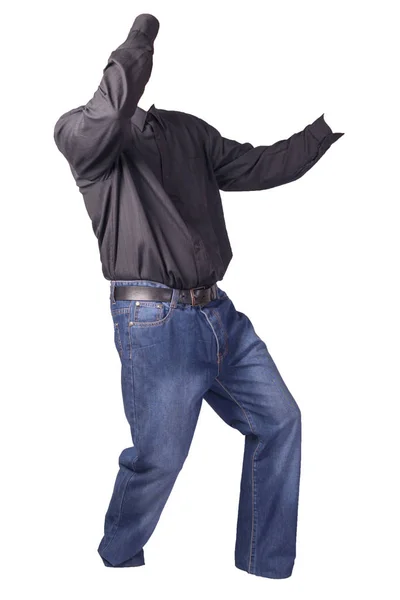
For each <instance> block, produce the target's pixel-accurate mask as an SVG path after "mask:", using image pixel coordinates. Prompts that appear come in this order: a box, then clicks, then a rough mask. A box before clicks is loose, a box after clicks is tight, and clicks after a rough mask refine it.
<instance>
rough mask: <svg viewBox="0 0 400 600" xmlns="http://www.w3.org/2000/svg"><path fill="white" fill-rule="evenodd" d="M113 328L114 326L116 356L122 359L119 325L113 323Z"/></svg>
mask: <svg viewBox="0 0 400 600" xmlns="http://www.w3.org/2000/svg"><path fill="white" fill-rule="evenodd" d="M114 326H115V337H116V342H117V349H118V354H119V355H120V357H121V358H122V357H123V352H124V351H123V347H122V341H121V335H120V332H119V325H118V323H117V322H114Z"/></svg>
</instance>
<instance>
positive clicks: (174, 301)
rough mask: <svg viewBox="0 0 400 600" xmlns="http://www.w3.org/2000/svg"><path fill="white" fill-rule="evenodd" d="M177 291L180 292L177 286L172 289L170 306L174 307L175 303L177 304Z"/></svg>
mask: <svg viewBox="0 0 400 600" xmlns="http://www.w3.org/2000/svg"><path fill="white" fill-rule="evenodd" d="M179 292H180V290H178V289H177V288H173V289H172V296H171V308H176V305H177V304H178V299H179Z"/></svg>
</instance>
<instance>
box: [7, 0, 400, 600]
mask: <svg viewBox="0 0 400 600" xmlns="http://www.w3.org/2000/svg"><path fill="white" fill-rule="evenodd" d="M395 6H396V3H395V2H388V1H381V2H379V3H378V2H374V3H372V2H354V1H353V2H349V1H348V0H347V1H340V0H335V1H334V2H333V1H332V2H323V1H319V2H317V1H315V2H311V1H307V0H304V1H303V2H295V1H292V2H284V1H281V2H261V1H259V2H256V1H251V0H246V2H237V3H235V2H228V1H223V2H222V1H216V0H215V1H213V2H207V1H206V0H202V2H201V3H200V2H199V3H194V2H189V1H185V2H183V1H182V2H178V1H168V2H162V1H158V2H156V1H153V2H151V1H148V2H118V1H114V2H111V3H110V2H101V1H99V0H96V1H95V2H94V1H90V2H89V1H85V0H80V1H79V2H75V1H72V0H70V1H69V2H65V3H62V4H61V3H55V2H54V3H50V2H34V3H28V2H25V3H18V5H15V9H14V12H13V13H11V12H9V13H8V18H3V19H2V30H3V31H2V36H1V37H2V42H1V43H2V71H1V74H2V94H1V99H2V109H1V111H2V112H1V114H2V121H1V142H2V143H1V147H2V166H3V169H2V182H1V196H2V202H1V207H2V220H1V223H2V235H1V249H2V252H1V256H2V275H3V277H2V294H1V297H2V311H1V318H2V325H1V327H2V329H1V331H2V336H1V338H2V345H3V350H4V351H3V353H2V356H3V359H2V364H3V375H2V379H1V381H2V405H1V406H2V418H1V430H2V432H1V445H2V451H1V461H2V464H1V484H2V492H1V506H2V508H1V546H0V551H1V568H2V572H3V575H2V578H1V586H4V588H6V589H5V590H4V591H3V593H2V595H3V597H4V598H7V600H8V599H10V600H11V599H14V598H26V597H32V596H33V597H38V598H39V597H40V598H42V599H50V598H51V599H53V598H57V599H59V600H63V599H64V598H65V599H67V598H68V599H70V598H74V599H81V598H82V599H86V598H96V600H100V599H103V598H104V599H106V598H107V599H109V598H113V599H117V598H118V599H120V598H146V599H147V598H150V599H153V598H154V599H156V598H157V599H158V598H160V597H161V598H162V597H164V598H165V597H166V596H167V597H169V596H171V597H174V598H178V599H180V598H182V599H187V598H192V597H194V598H203V597H208V598H217V597H221V595H223V596H224V597H230V598H238V599H239V598H244V597H262V598H274V600H275V599H289V598H297V599H299V598H300V599H307V600H310V599H315V600H317V599H318V600H319V599H320V598H324V599H331V598H332V599H336V598H338V597H343V598H354V597H364V596H366V595H368V594H370V595H371V597H377V596H378V594H379V596H381V597H384V598H385V599H387V600H389V599H392V598H398V597H399V596H398V594H399V585H398V577H397V575H396V571H397V572H398V563H399V551H398V548H399V534H400V531H399V518H398V513H399V504H400V502H399V501H400V498H399V493H398V487H397V484H398V474H399V469H398V460H399V447H398V438H399V411H398V405H399V400H400V397H399V396H400V394H399V358H400V356H399V333H400V327H399V318H398V312H399V300H400V298H399V289H398V279H399V269H398V264H399V242H398V229H399V209H398V205H399V191H398V188H399V186H398V176H397V173H398V160H399V151H398V139H399V113H398V107H399V95H398V93H397V91H396V84H397V83H398V63H397V62H396V61H395V54H396V52H398V51H399V47H398V43H397V42H396V38H398V29H397V24H396V23H397V20H396V18H395ZM9 10H11V9H9ZM142 12H150V13H152V14H154V15H155V16H157V17H158V19H159V20H160V31H159V35H158V37H157V39H156V41H155V54H154V68H153V73H152V77H151V80H150V82H149V84H148V86H147V87H146V90H145V93H144V95H143V97H142V99H141V101H140V102H139V105H140V106H141V107H142V108H145V109H147V108H149V106H150V105H151V104H152V103H154V104H155V105H156V107H158V108H165V109H172V110H174V109H175V110H183V111H185V112H189V113H192V114H195V115H197V116H199V117H201V118H203V119H205V120H206V121H208V122H209V123H211V124H212V125H214V126H216V127H217V128H218V129H219V131H220V132H221V133H222V135H224V136H226V137H229V138H232V139H236V140H238V141H241V142H251V143H253V144H254V145H257V144H269V143H274V142H275V141H278V140H280V139H283V138H286V137H288V136H290V135H291V134H293V133H295V132H296V131H300V130H302V129H303V128H304V127H305V126H306V125H307V124H309V123H311V122H312V121H314V120H315V119H316V118H317V117H319V116H320V115H321V114H322V113H323V112H324V113H325V119H326V121H327V122H328V123H329V124H330V125H331V127H332V129H333V131H343V132H345V135H344V136H343V137H342V138H341V139H340V140H338V141H337V142H336V143H335V144H334V145H333V146H332V147H331V149H330V150H329V151H328V152H327V153H326V154H325V156H324V157H323V158H322V159H321V161H320V162H319V163H318V164H317V165H316V166H315V167H314V168H313V169H312V170H311V171H310V172H308V173H307V174H306V175H305V176H304V177H303V178H301V179H300V180H298V181H296V182H294V183H291V184H288V185H285V186H282V187H279V188H275V189H272V190H268V191H257V192H248V193H245V192H236V193H234V192H230V193H228V192H226V193H223V194H222V195H223V203H224V210H225V217H226V222H227V227H228V231H229V233H230V239H231V243H232V246H233V252H234V258H233V260H232V262H231V264H230V266H229V269H228V272H227V274H226V276H225V278H224V280H223V281H221V282H220V285H221V287H222V289H224V290H225V291H226V292H227V293H228V294H229V296H230V297H231V299H232V300H233V302H234V304H235V306H236V308H237V309H238V310H241V311H243V312H245V313H246V314H247V315H248V316H249V317H250V319H251V320H252V322H253V324H254V326H255V329H256V331H257V333H258V334H259V335H260V337H262V338H263V339H264V340H265V342H266V343H267V345H268V348H269V350H270V352H271V355H272V356H273V358H274V360H275V362H276V364H277V366H278V368H279V370H280V372H281V374H282V376H283V378H284V380H285V382H286V384H287V385H288V387H289V389H290V390H291V392H292V394H293V395H294V397H295V399H296V400H297V403H298V404H299V406H300V408H301V410H302V416H303V462H302V480H301V490H300V506H299V526H298V547H297V559H296V564H295V567H294V571H293V575H292V577H290V578H289V579H286V580H279V581H277V580H271V579H267V578H262V577H257V576H254V575H249V574H247V573H245V572H243V571H240V570H238V569H237V568H235V567H234V561H233V549H234V539H235V527H236V513H237V503H238V497H239V481H240V472H241V461H242V451H243V443H244V439H243V437H242V436H241V434H240V433H239V432H238V431H236V430H233V429H230V428H229V427H228V426H227V425H225V423H223V422H222V421H220V420H219V419H218V417H217V415H216V414H215V413H214V412H213V411H212V410H211V409H210V408H209V407H208V405H207V404H206V403H204V404H203V409H202V412H201V415H200V420H199V424H198V428H197V430H196V433H195V437H194V439H193V443H192V447H191V451H190V454H189V457H188V459H187V462H186V464H185V466H184V468H183V470H182V472H181V474H180V475H179V477H178V480H177V483H176V485H175V487H174V489H173V491H172V494H171V496H170V499H169V501H168V503H167V506H166V508H165V510H164V512H163V514H162V516H161V519H160V521H159V524H158V526H157V528H156V531H155V533H154V534H153V536H152V537H151V539H150V541H149V542H148V544H147V545H146V546H145V560H146V565H145V566H144V567H139V568H132V569H107V568H106V567H104V565H103V563H102V561H101V559H100V557H99V556H98V554H97V545H98V543H99V541H100V539H101V536H102V527H103V519H104V514H105V510H106V508H107V505H108V501H109V498H110V494H111V490H112V486H113V484H114V479H115V476H116V472H117V460H118V455H119V453H120V451H121V450H122V449H123V448H124V447H125V446H126V445H129V444H130V433H129V427H128V424H127V422H126V421H125V416H124V414H123V407H122V397H121V392H120V379H119V378H120V363H119V358H118V355H117V352H116V349H115V347H114V343H113V326H112V320H111V316H110V313H109V307H108V302H109V300H108V294H109V286H108V285H109V284H108V282H107V281H106V280H105V279H104V278H103V276H102V273H101V267H100V260H99V255H98V248H97V241H96V238H95V236H94V234H93V231H92V228H91V223H90V219H89V217H88V215H87V213H86V210H85V207H84V204H83V199H82V197H81V195H80V193H79V190H78V188H77V187H76V186H75V182H74V180H73V178H72V175H71V173H70V170H69V167H68V164H67V162H66V160H65V159H64V157H63V156H62V155H61V154H60V153H59V152H58V150H57V148H56V146H55V144H54V141H53V137H52V136H53V127H54V124H55V122H56V120H57V119H58V117H59V116H60V115H61V114H62V113H63V112H65V111H67V110H69V109H70V108H73V107H76V106H78V105H80V104H83V103H85V102H87V101H88V100H89V99H90V98H91V97H92V95H93V93H94V91H95V90H96V88H97V86H98V83H99V81H100V78H101V76H102V69H103V67H104V66H105V64H106V61H107V58H108V56H109V54H110V52H111V51H112V50H113V49H114V48H116V47H117V46H118V45H119V44H120V43H122V42H123V41H124V40H125V38H126V36H127V34H128V31H129V29H130V27H131V24H132V23H133V20H134V18H135V17H136V15H138V14H140V13H142ZM250 289H251V290H253V291H252V292H249V290H250Z"/></svg>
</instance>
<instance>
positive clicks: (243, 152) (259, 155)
mask: <svg viewBox="0 0 400 600" xmlns="http://www.w3.org/2000/svg"><path fill="white" fill-rule="evenodd" d="M206 126H207V127H206V128H207V131H208V141H209V152H210V156H211V161H212V164H213V168H214V173H215V176H216V179H217V182H218V186H219V188H220V189H221V190H225V191H250V190H265V189H268V188H272V187H276V186H278V185H283V184H284V183H289V182H290V181H294V180H295V179H299V177H302V175H304V174H305V173H306V172H307V171H309V170H310V169H311V167H312V166H314V165H315V163H316V162H317V161H318V160H319V159H320V158H321V156H322V155H323V154H325V152H326V151H327V150H328V148H329V147H330V146H331V145H332V144H333V143H334V142H336V140H338V139H339V138H340V137H341V136H342V135H344V134H343V133H333V132H332V129H331V128H330V127H329V125H328V124H327V123H326V122H325V119H324V114H322V115H321V116H320V117H318V119H316V120H315V121H314V122H313V123H311V124H310V125H307V127H306V128H305V129H303V131H300V132H299V133H295V134H294V135H292V136H291V137H289V138H288V139H286V140H281V141H279V142H276V143H275V144H272V145H270V146H256V147H254V146H253V145H252V144H250V143H244V144H242V143H239V142H236V141H235V140H230V139H227V138H225V137H223V136H221V134H220V133H219V131H218V130H217V129H215V127H213V126H211V125H209V124H206Z"/></svg>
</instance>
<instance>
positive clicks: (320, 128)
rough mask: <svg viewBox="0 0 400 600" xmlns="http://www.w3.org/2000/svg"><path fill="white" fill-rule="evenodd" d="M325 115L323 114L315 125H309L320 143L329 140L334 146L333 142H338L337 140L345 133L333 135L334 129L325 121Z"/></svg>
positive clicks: (312, 133)
mask: <svg viewBox="0 0 400 600" xmlns="http://www.w3.org/2000/svg"><path fill="white" fill-rule="evenodd" d="M324 114H325V113H322V115H321V116H320V117H318V119H316V120H315V121H314V123H312V124H311V125H309V131H310V133H311V135H312V136H313V137H314V138H315V139H316V140H317V141H318V142H322V140H324V139H325V138H328V139H329V142H330V143H331V144H333V142H336V140H338V139H339V138H340V137H342V135H344V133H339V132H338V133H333V131H332V129H331V128H330V127H329V125H328V123H327V122H326V121H325V117H324Z"/></svg>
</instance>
